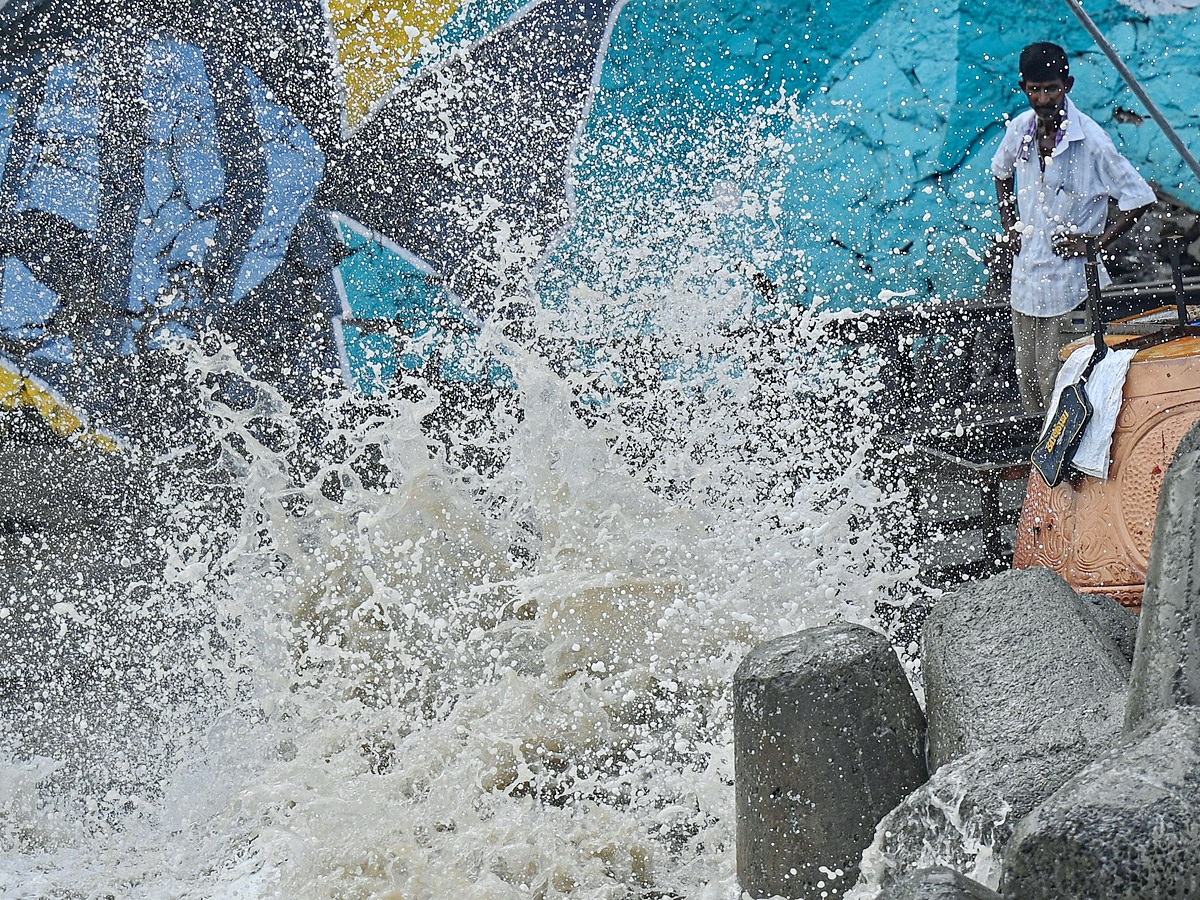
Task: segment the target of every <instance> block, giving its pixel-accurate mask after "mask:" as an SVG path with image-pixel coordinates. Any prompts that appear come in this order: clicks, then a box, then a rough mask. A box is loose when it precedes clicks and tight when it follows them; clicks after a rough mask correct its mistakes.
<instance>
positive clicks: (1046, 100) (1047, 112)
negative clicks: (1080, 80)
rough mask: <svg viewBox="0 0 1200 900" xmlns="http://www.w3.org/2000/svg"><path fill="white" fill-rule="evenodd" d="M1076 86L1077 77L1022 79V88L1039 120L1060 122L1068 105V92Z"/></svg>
mask: <svg viewBox="0 0 1200 900" xmlns="http://www.w3.org/2000/svg"><path fill="white" fill-rule="evenodd" d="M1074 86H1075V79H1074V78H1071V77H1070V76H1067V77H1066V78H1055V79H1053V80H1052V81H1022V82H1021V90H1023V91H1024V92H1025V96H1026V97H1028V98H1029V105H1030V106H1031V107H1033V111H1034V113H1035V114H1036V115H1037V117H1038V120H1039V121H1042V122H1046V123H1053V124H1058V122H1059V121H1060V120H1061V119H1062V112H1063V109H1064V108H1065V107H1066V105H1067V94H1069V93H1071V88H1072V87H1074Z"/></svg>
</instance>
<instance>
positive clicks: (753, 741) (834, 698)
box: [734, 624, 926, 900]
mask: <svg viewBox="0 0 1200 900" xmlns="http://www.w3.org/2000/svg"><path fill="white" fill-rule="evenodd" d="M734 697H735V700H734V703H735V705H734V767H735V771H736V794H737V870H738V880H739V882H740V883H741V886H742V889H743V890H745V891H747V892H749V893H750V894H751V895H752V896H756V897H757V896H771V895H774V894H778V895H781V896H784V897H793V898H810V897H811V898H814V900H817V898H822V897H836V896H840V895H841V894H842V893H843V892H844V890H845V889H846V887H848V886H849V885H850V884H853V882H854V879H855V878H856V876H857V872H856V867H857V863H858V860H859V857H860V855H861V853H862V850H863V848H864V847H866V845H867V844H868V843H869V842H870V841H871V836H872V834H873V833H874V828H875V823H876V822H878V821H879V819H880V817H881V816H883V814H884V813H886V812H887V811H888V810H889V809H891V808H892V807H893V806H895V805H896V803H898V802H899V801H900V800H901V799H902V798H903V797H904V796H905V795H906V794H908V793H909V792H910V791H912V790H913V788H915V787H916V786H917V785H919V784H921V783H922V782H923V781H924V780H925V778H926V769H925V760H924V742H925V722H924V717H923V716H922V714H921V710H920V707H919V706H918V704H917V701H916V698H915V697H914V696H913V693H912V689H911V688H910V687H909V684H908V681H907V679H906V678H905V675H904V671H903V669H902V668H901V666H900V663H899V660H898V659H897V657H896V654H895V653H894V652H893V650H892V648H891V645H890V644H889V643H888V640H887V638H885V637H884V636H883V635H882V634H879V633H877V632H874V631H871V630H870V629H867V628H863V627H862V626H857V625H846V624H836V625H829V626H825V627H822V628H813V629H808V630H805V631H801V632H798V633H796V634H792V635H788V636H786V637H783V638H779V639H778V640H775V641H770V642H768V643H766V644H763V645H760V646H759V647H757V648H755V649H754V650H753V651H752V652H751V653H750V654H749V655H748V656H747V657H746V658H745V659H744V660H743V661H742V664H741V665H740V666H739V667H738V670H737V673H736V674H735V676H734Z"/></svg>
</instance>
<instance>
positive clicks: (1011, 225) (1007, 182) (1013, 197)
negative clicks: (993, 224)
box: [996, 175, 1021, 253]
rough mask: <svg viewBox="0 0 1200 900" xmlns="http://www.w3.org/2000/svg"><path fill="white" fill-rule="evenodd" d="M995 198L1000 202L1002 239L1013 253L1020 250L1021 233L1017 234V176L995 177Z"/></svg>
mask: <svg viewBox="0 0 1200 900" xmlns="http://www.w3.org/2000/svg"><path fill="white" fill-rule="evenodd" d="M996 199H997V200H998V201H999V202H1000V228H1001V230H1002V231H1003V234H1002V235H1001V238H1000V239H1001V240H1002V241H1007V242H1008V243H1009V244H1011V245H1012V248H1013V252H1014V253H1020V252H1021V235H1019V234H1017V232H1016V230H1015V229H1016V227H1017V178H1016V176H1015V175H1010V176H1008V177H1007V178H997V179H996Z"/></svg>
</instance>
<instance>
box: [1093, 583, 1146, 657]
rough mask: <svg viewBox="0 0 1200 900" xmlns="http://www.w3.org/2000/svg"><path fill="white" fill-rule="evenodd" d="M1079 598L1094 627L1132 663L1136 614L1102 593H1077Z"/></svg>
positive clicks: (1136, 626) (1135, 636)
mask: <svg viewBox="0 0 1200 900" xmlns="http://www.w3.org/2000/svg"><path fill="white" fill-rule="evenodd" d="M1079 599H1080V601H1081V602H1082V603H1083V606H1084V609H1085V610H1087V612H1088V613H1089V614H1090V616H1091V619H1092V621H1093V622H1094V623H1095V625H1096V627H1097V628H1099V629H1100V631H1101V633H1103V634H1104V635H1106V636H1107V637H1108V638H1109V639H1110V640H1111V641H1112V642H1113V643H1114V644H1116V645H1117V649H1118V650H1120V651H1121V656H1123V657H1124V658H1125V660H1126V661H1127V662H1130V663H1132V662H1133V652H1134V648H1135V647H1136V646H1137V630H1138V617H1137V614H1136V613H1134V612H1132V611H1131V610H1130V609H1129V608H1128V607H1126V606H1122V605H1121V602H1120V601H1119V600H1114V599H1113V598H1112V597H1108V596H1106V595H1104V594H1079Z"/></svg>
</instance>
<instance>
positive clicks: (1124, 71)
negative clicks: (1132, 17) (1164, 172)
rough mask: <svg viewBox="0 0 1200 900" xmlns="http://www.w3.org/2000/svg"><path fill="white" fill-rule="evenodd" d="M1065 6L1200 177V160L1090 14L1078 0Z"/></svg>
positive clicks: (1069, 0) (1073, 0)
mask: <svg viewBox="0 0 1200 900" xmlns="http://www.w3.org/2000/svg"><path fill="white" fill-rule="evenodd" d="M1066 2H1067V6H1069V7H1071V12H1073V13H1075V17H1076V18H1077V19H1079V21H1080V22H1081V23H1083V27H1084V28H1086V29H1087V31H1088V34H1090V35H1091V36H1092V39H1093V40H1095V42H1096V44H1097V45H1098V46H1099V47H1100V49H1101V50H1103V51H1104V55H1105V56H1107V57H1108V58H1109V61H1110V62H1111V63H1112V64H1113V65H1114V66H1115V67H1116V69H1117V71H1118V72H1120V73H1121V77H1122V78H1124V79H1125V81H1126V83H1127V84H1128V85H1129V87H1130V89H1131V90H1132V91H1133V92H1134V94H1136V95H1137V98H1138V99H1139V100H1141V101H1142V105H1144V106H1145V107H1146V111H1147V112H1149V113H1150V118H1152V119H1154V121H1155V122H1157V123H1158V127H1159V128H1161V129H1162V130H1163V134H1165V135H1166V136H1167V140H1168V141H1170V142H1171V144H1172V146H1174V148H1175V149H1176V150H1178V151H1179V155H1180V156H1182V157H1183V161H1184V162H1185V163H1187V164H1188V168H1190V169H1191V170H1192V172H1193V173H1194V174H1195V175H1196V177H1197V178H1200V162H1197V161H1196V157H1195V156H1193V155H1192V151H1191V150H1189V149H1188V148H1187V145H1186V144H1184V143H1183V141H1182V140H1181V139H1180V137H1179V134H1178V133H1177V132H1176V131H1175V129H1174V128H1172V127H1171V123H1170V122H1168V121H1167V119H1166V117H1165V116H1164V115H1163V114H1162V111H1161V110H1160V109H1159V108H1158V106H1156V105H1155V103H1154V101H1153V100H1151V99H1150V95H1149V94H1147V93H1146V89H1145V88H1143V87H1142V85H1141V84H1140V83H1139V82H1138V80H1137V78H1135V77H1134V74H1133V72H1131V71H1130V70H1129V67H1128V66H1127V65H1125V62H1124V60H1122V59H1121V57H1120V56H1118V55H1117V51H1116V50H1115V49H1113V45H1112V44H1110V43H1109V42H1108V39H1107V38H1106V37H1105V36H1104V34H1103V33H1102V32H1101V31H1100V29H1099V28H1097V27H1096V23H1095V22H1093V21H1092V18H1091V16H1089V15H1088V14H1087V13H1086V12H1084V11H1083V7H1082V6H1080V5H1079V0H1066Z"/></svg>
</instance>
